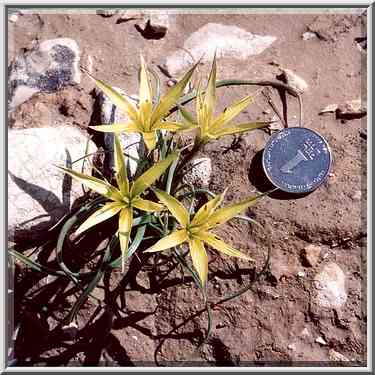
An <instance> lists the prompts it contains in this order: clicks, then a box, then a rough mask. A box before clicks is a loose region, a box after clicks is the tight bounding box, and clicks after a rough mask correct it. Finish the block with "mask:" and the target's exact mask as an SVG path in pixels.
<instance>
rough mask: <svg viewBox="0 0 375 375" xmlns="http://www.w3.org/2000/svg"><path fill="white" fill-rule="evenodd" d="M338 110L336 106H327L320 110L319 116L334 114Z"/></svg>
mask: <svg viewBox="0 0 375 375" xmlns="http://www.w3.org/2000/svg"><path fill="white" fill-rule="evenodd" d="M337 108H338V105H337V104H328V105H327V106H326V107H324V108H323V109H321V110H320V112H319V114H320V115H322V114H324V113H334V112H336V110H337Z"/></svg>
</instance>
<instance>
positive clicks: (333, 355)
mask: <svg viewBox="0 0 375 375" xmlns="http://www.w3.org/2000/svg"><path fill="white" fill-rule="evenodd" d="M328 356H329V359H330V360H331V361H335V362H336V361H337V362H348V361H350V360H349V359H348V358H346V357H345V356H344V355H343V354H341V353H339V352H336V350H333V349H331V350H330V351H329V352H328Z"/></svg>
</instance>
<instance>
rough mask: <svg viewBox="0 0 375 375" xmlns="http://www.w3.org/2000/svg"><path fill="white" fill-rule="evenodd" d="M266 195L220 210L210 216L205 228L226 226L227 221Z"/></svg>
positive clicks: (250, 198)
mask: <svg viewBox="0 0 375 375" xmlns="http://www.w3.org/2000/svg"><path fill="white" fill-rule="evenodd" d="M264 195H266V194H259V195H256V196H254V197H249V198H247V199H245V200H243V201H241V202H238V203H235V204H232V205H230V206H227V207H223V208H220V209H218V210H217V211H216V212H214V213H213V214H212V215H211V216H210V218H209V219H208V220H207V222H206V223H205V226H206V227H207V228H212V227H215V226H217V225H220V224H224V223H225V222H226V221H228V220H230V219H232V218H233V217H235V216H236V215H238V214H239V213H240V212H241V211H243V210H245V209H246V208H248V207H250V206H253V205H254V204H256V203H257V202H258V200H259V199H260V198H261V197H263V196H264Z"/></svg>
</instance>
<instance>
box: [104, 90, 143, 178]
mask: <svg viewBox="0 0 375 375" xmlns="http://www.w3.org/2000/svg"><path fill="white" fill-rule="evenodd" d="M114 89H115V90H116V91H117V92H119V93H120V94H121V95H124V96H126V97H127V99H129V100H130V101H131V102H133V103H134V105H136V103H137V100H136V99H137V98H136V97H135V96H129V95H127V94H126V92H125V91H124V90H122V89H120V88H118V87H114ZM99 100H100V105H101V121H102V124H115V123H122V124H124V123H126V122H128V121H129V118H128V116H127V115H126V114H125V113H124V112H122V111H121V110H119V109H118V108H117V107H116V106H115V105H114V104H113V103H112V102H111V101H110V100H109V99H108V98H107V96H105V95H104V94H103V93H102V92H101V91H100V92H99ZM119 135H120V140H121V146H122V148H123V151H124V153H125V154H126V155H128V156H130V157H128V158H127V160H128V169H129V175H130V176H134V174H135V172H136V170H137V161H136V159H138V158H139V157H140V155H143V154H144V153H145V147H144V143H143V141H142V137H141V135H140V134H139V133H130V134H125V133H120V134H119ZM104 143H105V147H106V150H107V151H109V153H108V154H107V156H106V160H107V163H108V164H107V165H108V166H109V167H110V168H113V166H114V159H113V133H104Z"/></svg>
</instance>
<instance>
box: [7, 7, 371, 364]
mask: <svg viewBox="0 0 375 375" xmlns="http://www.w3.org/2000/svg"><path fill="white" fill-rule="evenodd" d="M317 17H318V15H317V14H308V13H306V14H281V13H276V14H218V13H215V12H213V13H212V14H199V15H198V14H196V15H181V14H180V15H176V16H175V17H174V21H173V24H172V25H171V27H170V29H169V30H168V32H167V35H166V36H165V37H164V38H162V39H159V40H153V39H146V38H144V37H143V36H142V35H141V34H140V33H139V32H138V31H137V29H136V27H135V24H136V23H137V21H135V20H130V21H128V22H123V23H118V24H117V23H116V19H117V16H116V15H115V16H113V17H108V18H104V17H101V16H99V15H95V14H39V15H36V14H34V15H26V14H25V15H22V16H20V19H19V21H18V22H17V23H9V60H11V59H13V58H14V57H15V56H16V55H17V54H18V53H20V51H21V50H22V49H23V48H28V47H29V46H30V43H31V42H32V41H33V40H34V39H39V40H44V39H51V38H56V37H70V38H73V39H75V40H76V41H77V42H78V44H79V46H80V48H81V52H82V56H81V63H82V65H86V64H87V61H88V60H87V59H88V56H89V55H90V56H91V57H92V59H93V67H94V72H95V74H96V75H97V76H98V77H100V78H101V79H103V80H105V81H107V82H109V83H110V84H112V85H114V86H118V87H122V88H124V89H126V90H127V91H128V93H130V94H132V93H136V92H137V79H136V74H137V69H138V64H139V52H142V53H143V55H144V56H145V58H146V60H147V61H148V62H149V63H150V64H151V65H152V66H154V67H156V66H157V65H162V64H163V63H164V62H165V57H166V56H167V55H168V54H169V53H171V52H173V51H175V50H176V49H178V48H180V47H182V46H183V42H184V40H185V39H186V37H187V36H188V35H190V34H191V33H192V32H194V31H196V30H197V29H198V28H200V27H201V26H203V25H204V24H206V23H208V22H218V23H223V24H229V25H237V26H239V27H241V28H243V29H245V30H248V31H251V32H254V33H256V34H266V35H274V36H276V37H277V40H276V41H275V42H274V44H273V45H272V46H271V47H270V48H268V49H267V50H266V51H265V52H264V53H262V54H260V55H258V56H254V57H252V58H250V59H249V60H248V61H237V60H231V59H220V60H219V62H218V78H219V79H225V78H234V77H235V78H244V79H246V78H248V79H251V78H275V76H276V75H277V74H278V73H279V71H278V68H277V66H275V65H272V64H270V63H271V62H276V63H278V64H280V65H281V66H283V67H286V68H289V69H292V70H293V71H295V72H296V73H297V74H299V75H300V76H301V77H303V78H304V79H305V80H306V82H308V84H309V89H308V91H307V92H306V93H305V94H303V105H304V119H305V122H304V125H305V126H306V127H310V128H311V129H314V130H317V131H318V132H320V133H321V134H322V135H323V136H324V137H325V138H326V139H327V140H328V142H329V143H330V146H331V148H332V151H333V155H334V165H333V170H332V175H331V177H330V178H329V179H328V180H327V182H326V183H325V184H324V185H323V186H321V187H320V188H319V189H318V190H316V191H315V192H313V193H311V194H310V195H308V196H306V197H303V198H300V199H282V197H279V196H273V197H272V196H271V197H267V198H265V199H264V200H262V201H261V202H260V203H259V204H258V205H257V206H256V207H254V208H252V209H251V210H250V211H249V214H251V215H252V217H254V218H255V219H257V220H258V221H259V222H261V223H263V224H264V223H267V224H268V225H269V226H270V227H271V234H270V236H271V242H272V250H273V257H272V260H271V262H272V263H271V270H270V272H269V273H267V274H266V276H265V277H264V278H262V279H261V281H259V282H257V283H255V284H254V286H253V288H252V290H250V291H248V292H247V293H245V294H243V295H242V296H240V297H238V298H236V299H233V300H231V301H229V302H226V303H223V304H221V305H220V306H218V307H217V308H215V309H214V310H213V328H212V337H211V339H210V341H209V342H208V343H207V344H205V345H203V346H202V347H200V348H198V345H199V343H200V340H201V339H202V337H203V335H204V333H205V330H206V324H207V315H206V313H203V314H201V315H199V316H197V317H195V318H193V319H191V320H190V321H189V322H188V323H187V324H186V325H184V326H182V327H181V328H179V329H176V330H175V331H173V332H171V330H173V329H174V328H176V327H177V326H178V325H179V324H180V323H182V322H183V320H184V319H186V318H188V317H190V316H191V315H194V313H195V312H197V311H200V310H201V309H202V308H204V303H203V301H202V297H201V295H200V293H199V290H197V288H196V286H195V284H194V283H193V282H192V281H191V279H189V278H188V277H185V278H181V272H180V271H179V270H178V269H177V270H174V271H172V272H169V273H167V280H166V281H165V282H163V283H161V282H160V281H159V282H157V281H156V280H154V279H155V274H154V272H153V271H152V270H150V269H151V268H150V267H148V268H147V267H140V266H137V262H138V260H137V259H136V258H135V260H134V261H133V262H132V265H133V266H134V264H135V266H134V267H136V268H137V267H138V271H139V272H138V273H136V272H135V273H134V277H133V278H131V279H130V281H129V280H128V281H129V282H128V284H126V285H125V287H126V289H127V291H126V293H125V296H126V312H125V313H121V314H122V315H119V314H118V313H114V312H113V311H112V310H111V308H109V307H108V308H106V309H104V310H102V311H101V312H100V313H99V315H100V316H99V319H98V320H97V321H96V322H94V323H93V324H92V325H89V326H86V328H83V326H84V324H85V323H86V322H87V321H88V319H89V317H90V316H91V315H92V314H93V312H94V311H95V306H96V305H95V301H94V300H91V299H90V300H89V301H88V302H87V303H86V304H85V305H84V307H83V309H82V310H81V312H80V314H79V329H80V330H81V331H80V333H81V339H80V340H76V341H69V340H68V341H66V340H65V341H58V342H55V343H54V342H53V340H52V344H51V345H49V344H50V343H51V340H49V339H48V338H49V335H51V332H53V329H54V327H55V326H56V321H57V320H58V318H59V317H61V316H63V313H64V312H65V313H66V312H67V311H68V308H69V306H71V300H72V298H73V300H74V297H69V298H70V299H69V298H68V297H67V298H65V299H64V298H62V301H63V302H61V303H60V304H59V305H57V307H56V306H55V307H56V312H55V314H56V320H55V319H54V318H53V317H49V318H48V320H46V319H45V316H46V315H45V314H44V313H42V312H41V310H40V306H41V305H42V304H43V303H45V302H43V301H45V300H44V298H46V300H47V301H48V300H49V298H51V295H50V294H48V290H53V287H52V288H51V287H49V288H48V290H47V291H46V290H44V291H43V294H41V293H37V294H36V297H33V298H31V297H30V298H28V299H27V301H28V302H27V304H26V305H25V306H26V307H25V306H24V307H20V306H21V305H18V304H17V302H16V307H17V308H19V309H22V310H20V312H17V314H16V316H18V318H19V319H21V318H22V319H23V320H25V319H26V320H27V319H29V320H30V321H31V322H32V324H31V325H34V330H35V329H36V328H35V324H36V323H35V322H37V323H38V325H37V326H36V327H37V328H38V329H37V330H36V331H32V332H35V333H37V335H36V334H34V333H30V335H29V336H28V335H26V334H25V337H26V336H28V337H29V338H31V339H32V346H33V347H34V352H33V353H31V352H32V351H31V350H30V349H28V350H30V353H23V354H24V356H25V357H27V356H28V355H31V356H33V358H34V359H33V361H32V363H34V364H36V365H38V364H39V365H42V364H43V363H45V364H47V365H52V364H57V365H68V364H70V365H90V364H93V365H97V364H99V365H107V366H124V365H130V366H132V365H133V366H134V365H135V366H138V365H155V358H156V360H157V361H158V362H160V363H161V364H167V365H171V364H175V365H178V366H183V365H187V364H190V365H191V364H193V365H198V366H205V365H214V366H222V365H229V366H235V365H240V366H254V365H256V366H264V365H285V366H288V365H293V366H297V365H319V363H320V365H330V364H329V363H328V362H327V361H328V360H329V357H328V351H329V349H335V350H336V351H338V352H340V353H342V354H344V355H345V356H346V357H348V358H349V359H351V360H353V361H356V363H357V364H359V365H365V358H366V353H367V352H366V318H367V315H366V309H365V308H364V306H365V305H364V304H365V302H366V290H365V289H364V288H363V286H364V284H363V282H364V281H365V280H366V272H365V265H366V259H365V257H364V256H363V254H364V249H365V246H366V230H365V227H364V221H363V220H365V212H364V207H365V200H366V186H365V184H364V183H363V181H365V179H366V166H365V153H366V141H365V140H364V139H362V137H360V132H361V130H363V129H362V128H365V127H366V118H364V119H355V120H350V121H346V122H342V121H339V120H336V119H335V116H334V115H333V114H327V115H324V116H320V115H318V113H319V111H320V110H321V109H322V108H323V107H325V106H326V105H327V104H331V103H344V102H345V101H347V100H351V99H356V98H359V97H361V96H362V97H364V95H365V82H366V65H365V57H366V56H365V53H364V52H361V51H360V50H359V49H358V48H357V47H356V45H355V42H354V39H355V38H357V37H362V36H366V35H365V34H366V32H365V30H366V29H365V24H366V16H359V15H356V16H355V15H351V16H349V15H330V16H328V15H320V16H319V19H317ZM314 22H315V23H314ZM312 24H314V25H315V26H316V27H317V28H319V29H320V30H323V31H322V34H323V35H324V38H323V39H319V38H318V39H313V40H308V41H304V40H302V38H301V36H302V34H303V33H304V32H305V31H307V30H308V26H309V25H312ZM327 33H328V34H327ZM208 69H209V66H208V64H205V65H203V66H200V71H201V72H202V73H205V72H207V70H208ZM161 78H162V80H163V85H164V86H163V87H164V88H166V81H167V77H165V76H163V75H162V74H161ZM92 90H93V86H92V83H91V82H90V80H89V79H87V78H86V77H84V76H83V77H82V83H81V85H80V86H73V87H68V88H65V89H64V90H62V91H61V92H59V93H56V94H51V95H47V94H40V95H36V96H35V97H33V98H32V99H31V100H29V101H28V102H27V103H24V104H23V105H22V106H20V108H19V109H18V110H17V111H16V113H15V114H14V115H13V117H12V119H11V126H12V127H16V128H18V127H25V126H26V127H28V126H43V124H47V125H49V124H50V122H49V121H46V120H43V113H44V114H45V112H46V110H45V108H47V109H48V111H49V117H48V118H50V116H52V117H53V118H54V120H55V122H56V124H58V123H59V122H65V123H66V122H68V123H71V124H72V125H73V126H79V127H80V128H81V129H83V130H84V129H85V127H86V126H87V125H88V124H90V122H91V121H92V114H93V104H94V98H93V96H92ZM218 90H220V91H219V96H220V105H221V107H222V108H224V107H225V106H226V105H228V104H229V103H231V102H233V101H235V100H236V99H239V98H241V97H243V96H244V94H245V93H246V92H249V91H254V88H250V89H249V88H239V87H237V88H221V89H218ZM274 99H275V101H276V102H277V103H278V105H280V101H279V98H278V96H277V95H275V97H274ZM265 109H269V108H268V107H267V104H266V103H265V101H264V100H262V99H261V98H260V99H259V100H258V101H257V102H256V104H254V105H252V106H250V107H249V108H248V110H247V111H246V112H245V113H244V114H242V115H241V116H240V117H239V119H238V120H239V121H240V120H244V121H248V120H250V119H256V118H264V117H267V116H271V115H266V116H265V115H264V114H262V111H263V110H265ZM38 111H39V112H38ZM51 113H52V114H53V115H51ZM296 116H298V106H297V103H296V100H295V99H294V98H292V97H288V118H289V120H290V123H291V124H293V123H295V121H296V120H295V119H296ZM267 138H268V135H267V134H266V133H264V132H262V131H255V132H252V133H250V134H248V135H245V136H243V137H242V138H241V139H239V140H238V142H236V144H233V137H228V138H225V139H223V140H221V141H219V142H215V143H212V144H210V145H208V146H207V147H206V149H205V150H203V154H206V155H209V156H210V157H211V158H212V161H213V177H212V182H211V184H210V189H211V190H213V191H215V192H219V191H222V190H223V188H224V187H229V193H228V196H227V200H228V201H232V200H238V199H241V198H243V197H244V196H246V195H248V194H249V192H252V191H255V189H261V188H262V177H261V176H260V175H259V171H258V170H257V168H256V167H257V165H256V160H257V157H259V151H261V150H262V148H263V147H264V144H265V142H266V141H267ZM234 146H235V147H234ZM263 187H264V186H263ZM356 191H361V192H362V200H357V199H356V198H355V192H356ZM219 234H221V235H222V236H223V237H224V238H226V239H227V240H228V241H229V242H230V243H232V244H233V245H234V246H237V247H238V248H239V249H242V250H244V251H247V252H249V253H251V254H252V255H253V256H254V258H255V259H256V261H257V263H256V264H257V270H259V269H260V268H261V266H262V262H263V259H264V255H265V252H266V247H265V238H264V235H263V234H262V233H261V232H259V231H258V230H254V229H252V227H251V226H250V225H248V224H246V223H243V222H233V223H230V224H227V225H225V226H223V227H222V228H221V229H220V231H219ZM98 242H99V239H98ZM310 243H313V244H318V245H321V247H322V249H323V254H325V256H324V259H322V258H321V259H320V261H319V263H318V265H316V266H315V267H305V266H304V265H303V263H302V262H301V252H302V250H303V249H304V247H305V246H306V245H308V244H310ZM94 244H96V243H95V241H94V240H92V239H91V242H90V245H91V247H92V246H93V245H94ZM82 256H84V254H82ZM142 260H144V261H145V262H146V263H147V262H148V263H150V260H149V259H145V258H144V257H142ZM329 261H333V262H335V263H337V264H338V265H339V266H340V267H341V268H342V269H343V270H344V272H345V274H346V281H347V285H346V287H347V292H348V301H347V302H346V304H345V305H344V307H343V308H341V309H340V310H333V309H332V310H325V309H323V308H320V307H318V306H315V305H314V303H313V300H312V296H313V293H314V288H313V286H312V279H313V277H314V276H315V274H316V273H317V272H318V271H319V270H320V269H321V268H322V266H323V265H324V264H326V263H327V262H329ZM300 271H303V272H305V277H303V278H298V277H297V273H298V272H300ZM253 274H254V269H253V268H252V266H250V267H249V264H248V263H246V262H244V261H241V260H239V261H237V260H234V259H228V258H224V257H221V256H217V255H216V254H214V253H212V252H211V253H210V282H209V285H208V295H209V298H210V300H212V301H217V300H219V299H221V298H223V297H224V296H225V295H227V294H228V293H233V292H235V291H236V290H239V289H240V288H241V287H243V286H244V285H245V284H246V283H247V281H248V280H249V279H251V277H252V276H253ZM30 277H31V276H30V275H29V273H27V272H26V273H25V272H21V273H20V274H19V275H18V276H17V281H18V287H16V300H17V296H23V294H24V293H26V292H28V293H29V292H30V290H31V291H32V289H30V290H29V288H30V285H31V284H28V282H29V281H28V280H30V279H29V278H30ZM121 279H122V275H121V273H120V272H115V273H113V275H112V277H111V280H110V281H109V285H110V287H109V288H110V289H114V288H115V287H116V285H118V284H119V283H120V280H121ZM56 283H57V284H56ZM155 283H156V284H155ZM181 283H182V284H181ZM53 284H55V285H58V288H57V289H58V290H59V293H60V294H59V296H60V297H61V293H63V290H65V289H66V287H67V286H66V285H63V284H61V283H59V281H56V282H52V284H51V285H53ZM122 284H124V282H122ZM122 284H121V283H120V285H122ZM17 293H18V294H17ZM95 295H96V296H97V297H98V298H103V296H104V295H105V293H104V290H103V289H100V288H99V289H97V290H96V291H95ZM38 298H39V299H38ZM19 299H20V300H21V299H22V298H19ZM22 301H23V302H22V303H25V301H24V299H22ZM18 303H20V302H18ZM55 305H56V304H55ZM25 310H27V313H21V311H25ZM103 311H104V312H103ZM87 327H88V328H87ZM305 328H307V330H308V331H309V333H310V335H307V336H303V335H302V334H301V333H302V331H303V330H304V329H305ZM90 332H91V335H90ZM318 336H322V337H323V338H324V339H325V341H326V342H327V345H326V346H322V345H320V344H318V343H316V342H315V339H316V338H317V337H318ZM85 340H86V341H85ZM26 341H27V340H26ZM46 342H47V343H48V344H47V345H43V343H44V344H45V343H46ZM160 343H162V346H161V347H158V344H160ZM290 344H294V345H295V350H291V349H289V348H288V345H290ZM26 347H30V346H21V348H23V349H22V350H24V351H25V350H26V349H25V348H26ZM155 353H156V354H155ZM331 365H332V363H331Z"/></svg>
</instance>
